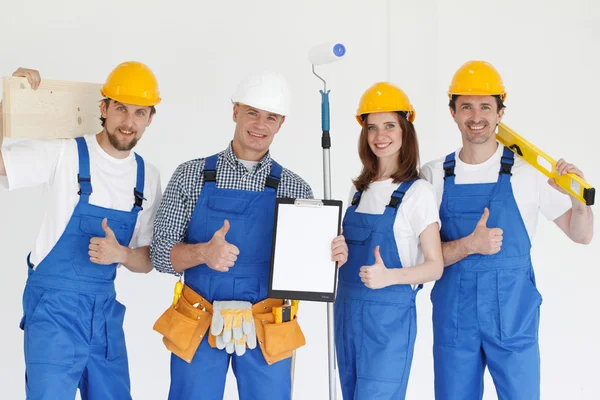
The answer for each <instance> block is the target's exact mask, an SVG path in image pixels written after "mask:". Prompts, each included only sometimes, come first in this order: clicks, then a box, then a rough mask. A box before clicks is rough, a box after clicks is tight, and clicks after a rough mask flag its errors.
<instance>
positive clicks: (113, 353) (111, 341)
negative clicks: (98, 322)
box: [104, 298, 127, 361]
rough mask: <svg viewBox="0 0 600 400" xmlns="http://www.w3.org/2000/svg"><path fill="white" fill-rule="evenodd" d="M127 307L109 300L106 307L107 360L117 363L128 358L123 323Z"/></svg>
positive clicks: (114, 300)
mask: <svg viewBox="0 0 600 400" xmlns="http://www.w3.org/2000/svg"><path fill="white" fill-rule="evenodd" d="M125 310H126V307H125V306H124V305H123V304H121V303H119V302H118V301H117V300H116V299H114V298H113V299H109V300H108V301H107V304H106V305H105V306H104V318H105V321H106V360H107V361H115V360H118V359H120V358H125V357H127V347H126V345H125V332H124V331H123V321H124V320H125Z"/></svg>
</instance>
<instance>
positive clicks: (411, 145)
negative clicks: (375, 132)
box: [352, 113, 419, 192]
mask: <svg viewBox="0 0 600 400" xmlns="http://www.w3.org/2000/svg"><path fill="white" fill-rule="evenodd" d="M395 114H396V115H397V118H398V123H399V124H400V128H401V129H402V146H401V147H400V152H399V153H398V160H397V165H396V172H394V173H393V174H392V180H393V182H394V183H398V184H399V183H401V182H406V181H410V180H413V179H417V178H418V177H419V143H418V141H417V133H416V131H415V127H414V125H413V124H412V122H409V121H408V120H407V119H406V118H405V117H404V116H402V115H401V114H399V113H395ZM368 119H369V116H368V115H365V116H363V121H364V123H363V127H362V131H361V133H360V138H359V139H358V155H359V156H360V161H361V162H362V164H363V168H362V171H361V173H360V175H359V176H358V178H356V179H355V180H353V181H352V182H353V183H354V186H355V187H356V189H357V190H358V191H361V192H362V191H364V190H366V189H367V188H368V187H369V184H370V183H371V182H373V181H375V180H377V179H378V178H379V160H378V158H377V156H376V155H375V154H373V152H372V151H371V148H370V147H369V126H368Z"/></svg>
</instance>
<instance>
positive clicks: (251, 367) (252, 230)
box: [169, 155, 291, 400]
mask: <svg viewBox="0 0 600 400" xmlns="http://www.w3.org/2000/svg"><path fill="white" fill-rule="evenodd" d="M216 165H217V155H213V156H211V157H208V158H207V159H206V163H205V166H204V186H203V187H202V191H201V192H200V197H199V198H198V201H197V203H196V208H195V209H194V212H193V214H192V218H191V220H190V223H189V227H188V231H187V237H186V242H187V243H206V242H208V241H210V239H211V238H212V236H213V234H214V233H215V232H216V231H218V230H219V229H221V227H222V226H223V222H224V221H225V220H226V219H227V220H229V223H230V229H229V232H228V233H227V235H226V237H225V240H227V242H229V243H231V244H233V245H235V246H237V247H238V248H239V250H240V254H239V255H238V258H237V261H236V262H235V265H234V266H233V267H232V268H231V269H230V270H229V271H228V272H217V271H215V270H213V269H211V268H209V267H208V266H207V265H205V264H203V265H198V266H196V267H193V268H190V269H188V270H186V271H185V283H186V285H188V286H189V287H190V288H192V289H193V290H194V291H195V292H197V293H198V294H200V295H201V296H203V297H204V298H205V299H207V300H208V301H210V302H213V301H215V300H241V301H249V302H250V303H252V304H255V303H258V302H259V301H261V300H263V299H265V298H266V297H267V291H268V285H269V271H270V262H271V246H272V241H273V223H274V220H275V200H276V196H277V187H278V185H279V181H280V177H281V171H282V167H281V166H280V165H279V164H277V163H276V162H275V161H272V164H271V172H270V175H269V176H268V177H267V178H266V180H265V188H264V191H262V192H256V191H247V190H235V189H221V188H218V187H217V182H216V175H217V174H216ZM230 361H231V364H232V367H233V372H234V374H235V376H236V379H237V385H238V392H239V398H240V400H264V399H269V400H288V399H290V396H291V358H288V359H285V360H282V361H279V362H277V363H274V364H272V365H268V364H267V362H266V361H265V359H264V357H263V355H262V352H261V350H260V348H259V347H258V346H256V348H254V349H252V350H251V349H247V351H246V353H245V354H244V355H242V356H237V355H236V354H235V353H234V354H228V353H227V352H226V351H225V350H218V349H215V348H212V347H211V346H210V345H209V343H208V335H205V337H204V339H203V340H202V342H201V343H200V346H199V347H198V350H197V351H196V354H195V355H194V358H193V359H192V362H191V363H190V364H188V363H186V362H185V361H183V360H182V359H181V358H179V357H178V356H176V355H174V354H173V355H172V356H171V390H170V393H169V399H171V400H180V399H194V400H203V399H207V400H214V399H222V398H223V395H224V391H225V378H226V375H227V370H228V369H229V362H230Z"/></svg>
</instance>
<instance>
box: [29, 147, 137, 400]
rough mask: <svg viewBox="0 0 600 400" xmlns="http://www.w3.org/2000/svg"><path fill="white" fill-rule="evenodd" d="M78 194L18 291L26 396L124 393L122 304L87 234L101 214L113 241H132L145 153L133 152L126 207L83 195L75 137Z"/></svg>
mask: <svg viewBox="0 0 600 400" xmlns="http://www.w3.org/2000/svg"><path fill="white" fill-rule="evenodd" d="M76 141H77V148H78V152H79V174H78V176H74V177H73V179H78V180H79V185H80V192H79V196H80V197H79V202H78V203H77V205H76V207H75V210H74V211H73V214H72V216H71V219H70V220H69V223H68V225H67V227H66V228H65V230H64V232H63V234H62V236H61V237H60V239H59V240H58V242H57V243H56V245H55V246H54V247H53V248H52V250H51V251H50V253H49V254H48V255H47V256H46V257H45V258H44V259H43V260H42V261H41V262H40V263H39V265H38V266H37V268H36V269H35V270H33V269H32V267H33V266H32V265H31V263H30V262H29V259H28V264H29V270H28V271H29V276H28V279H27V285H26V286H25V291H24V293H23V319H22V320H21V328H22V329H24V331H25V364H26V392H27V399H29V400H41V399H44V400H50V399H56V400H68V399H74V398H75V394H76V392H77V388H78V387H79V389H80V393H81V397H82V399H84V400H86V399H89V400H95V399H97V400H109V399H110V400H126V399H131V395H130V389H129V369H128V364H127V350H126V348H125V336H124V333H123V318H124V316H125V306H124V305H122V304H121V303H119V302H118V301H117V300H116V298H115V296H116V293H115V288H114V279H115V275H116V268H117V265H116V264H112V265H99V264H94V263H92V262H91V261H90V259H89V255H88V251H89V249H88V246H89V243H90V239H91V238H92V237H105V233H104V231H103V230H102V219H103V218H108V225H109V226H110V228H111V229H112V230H113V231H114V233H115V236H116V237H117V239H118V241H119V243H120V244H122V245H124V246H127V245H129V242H130V241H131V237H132V235H133V231H134V228H135V224H136V220H137V215H138V212H139V211H140V210H141V205H142V199H143V190H144V161H143V159H142V158H141V157H139V156H138V155H137V154H136V155H135V156H136V161H137V183H136V187H135V189H133V191H132V196H131V197H132V200H134V206H133V209H132V210H131V211H119V210H113V209H107V208H103V207H99V206H95V205H92V204H90V203H89V198H90V194H91V193H92V184H91V179H90V163H89V153H88V149H87V145H86V143H85V140H84V139H83V138H77V139H76Z"/></svg>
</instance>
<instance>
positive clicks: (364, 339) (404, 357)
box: [334, 181, 421, 400]
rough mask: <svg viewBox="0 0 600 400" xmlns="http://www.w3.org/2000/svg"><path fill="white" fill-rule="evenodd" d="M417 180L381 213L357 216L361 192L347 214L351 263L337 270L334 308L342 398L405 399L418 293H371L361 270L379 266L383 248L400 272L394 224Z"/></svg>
mask: <svg viewBox="0 0 600 400" xmlns="http://www.w3.org/2000/svg"><path fill="white" fill-rule="evenodd" d="M414 182H415V181H409V182H404V183H402V184H401V185H400V186H399V187H398V189H396V191H394V193H393V194H392V196H391V199H390V203H389V204H388V205H387V206H386V208H385V211H384V213H383V214H379V215H378V214H364V213H359V212H356V208H357V207H358V204H359V202H360V196H361V192H357V193H356V194H355V195H354V198H353V200H352V205H351V206H350V207H348V209H347V210H346V215H345V216H344V222H343V227H344V237H345V238H346V243H347V244H348V261H347V262H346V264H344V266H343V267H341V268H340V270H339V282H338V290H337V297H336V300H335V304H334V318H335V346H336V351H337V360H338V368H339V373H340V381H341V387H342V395H343V397H344V400H384V399H390V400H391V399H404V398H405V396H406V387H407V385H408V376H409V373H410V366H411V363H412V357H413V350H414V345H415V338H416V335H417V325H416V323H417V318H416V317H417V315H416V309H415V297H416V294H417V292H418V290H419V289H421V285H420V286H419V287H418V289H417V290H413V288H412V286H411V285H392V286H388V287H386V288H383V289H375V290H373V289H369V288H367V287H366V286H365V284H364V283H363V282H362V281H361V279H360V276H359V272H360V268H361V267H362V266H365V265H372V264H374V263H375V255H374V250H375V247H377V246H380V248H379V251H380V254H381V258H382V259H383V262H384V263H385V266H386V267H387V268H402V262H401V261H400V255H399V252H398V247H397V245H396V238H395V236H394V222H395V221H396V214H397V213H398V208H399V207H400V204H401V203H402V198H403V197H404V194H405V193H406V191H408V189H409V188H410V187H411V186H412V184H413V183H414Z"/></svg>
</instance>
